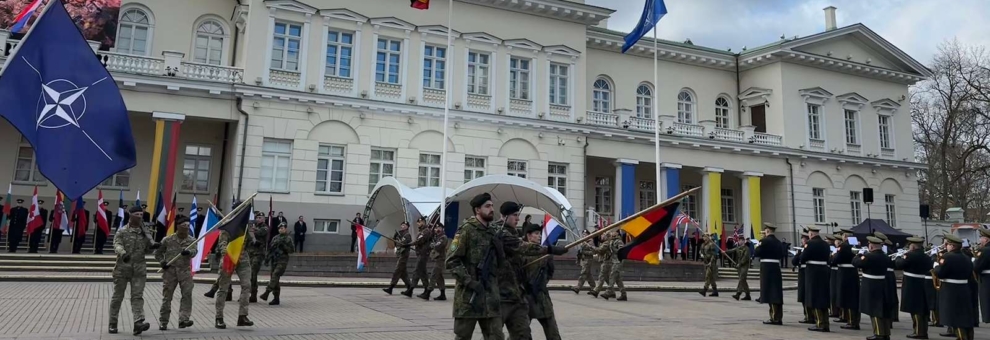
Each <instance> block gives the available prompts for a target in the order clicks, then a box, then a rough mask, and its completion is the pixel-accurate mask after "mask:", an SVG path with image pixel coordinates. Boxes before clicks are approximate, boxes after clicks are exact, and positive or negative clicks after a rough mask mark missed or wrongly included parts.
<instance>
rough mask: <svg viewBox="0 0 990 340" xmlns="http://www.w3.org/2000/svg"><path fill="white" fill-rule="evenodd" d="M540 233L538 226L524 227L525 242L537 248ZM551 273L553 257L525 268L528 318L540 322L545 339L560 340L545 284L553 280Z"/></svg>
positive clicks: (528, 257)
mask: <svg viewBox="0 0 990 340" xmlns="http://www.w3.org/2000/svg"><path fill="white" fill-rule="evenodd" d="M541 231H543V228H542V227H541V226H540V225H539V224H532V223H531V224H528V225H526V242H528V243H529V244H531V245H537V246H539V245H540V239H541ZM537 258H538V256H527V257H524V262H525V263H529V262H530V261H533V260H535V259H537ZM553 271H554V267H553V256H550V257H547V258H545V259H542V260H540V262H539V263H538V264H534V265H531V266H528V267H526V268H525V273H526V278H525V279H526V282H525V283H526V293H527V295H526V298H527V300H528V302H529V317H530V318H533V319H536V320H538V321H539V322H540V325H541V326H543V334H544V336H545V337H546V339H547V340H560V330H559V329H558V328H557V319H556V318H554V315H553V301H551V300H550V291H549V290H547V283H549V282H550V280H551V279H553Z"/></svg>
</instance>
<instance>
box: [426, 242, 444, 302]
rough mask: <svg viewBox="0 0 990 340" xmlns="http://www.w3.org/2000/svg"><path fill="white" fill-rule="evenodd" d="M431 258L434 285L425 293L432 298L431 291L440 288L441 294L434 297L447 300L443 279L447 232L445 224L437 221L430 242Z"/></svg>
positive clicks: (431, 276) (431, 280) (431, 279)
mask: <svg viewBox="0 0 990 340" xmlns="http://www.w3.org/2000/svg"><path fill="white" fill-rule="evenodd" d="M430 248H432V249H433V250H431V251H430V258H431V259H433V272H432V273H431V275H430V283H431V284H432V285H433V286H432V287H430V288H429V289H427V290H426V292H425V293H423V294H424V295H426V298H427V299H429V298H430V293H432V292H433V290H434V289H439V290H440V296H437V297H435V298H433V300H436V301H444V300H447V286H446V284H445V283H444V280H443V269H444V261H445V260H446V259H447V234H445V233H444V227H443V224H441V223H437V224H436V225H434V226H433V241H432V242H431V243H430Z"/></svg>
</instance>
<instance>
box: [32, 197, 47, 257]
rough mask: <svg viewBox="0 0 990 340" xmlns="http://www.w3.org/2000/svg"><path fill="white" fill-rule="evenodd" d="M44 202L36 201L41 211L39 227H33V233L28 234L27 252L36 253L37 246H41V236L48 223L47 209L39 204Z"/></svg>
mask: <svg viewBox="0 0 990 340" xmlns="http://www.w3.org/2000/svg"><path fill="white" fill-rule="evenodd" d="M42 204H45V201H41V200H39V201H38V206H39V207H38V210H39V211H40V212H41V216H39V217H41V227H40V228H38V229H35V230H34V232H33V233H31V234H30V235H28V252H29V253H37V252H38V247H40V246H41V238H42V237H44V236H45V228H46V227H47V224H48V209H45V208H41V207H40V206H41V205H42Z"/></svg>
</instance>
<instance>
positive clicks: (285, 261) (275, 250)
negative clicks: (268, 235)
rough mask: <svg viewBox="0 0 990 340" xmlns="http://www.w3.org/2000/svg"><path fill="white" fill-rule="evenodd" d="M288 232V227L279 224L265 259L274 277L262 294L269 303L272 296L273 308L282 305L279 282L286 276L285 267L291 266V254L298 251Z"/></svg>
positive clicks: (270, 303) (263, 298) (271, 303)
mask: <svg viewBox="0 0 990 340" xmlns="http://www.w3.org/2000/svg"><path fill="white" fill-rule="evenodd" d="M288 231H289V226H288V225H286V224H285V223H282V224H279V226H278V235H275V237H272V242H271V243H270V244H269V245H268V257H266V258H265V263H264V264H265V265H268V263H271V266H272V273H271V275H272V276H271V278H270V279H269V280H268V287H265V292H264V293H261V299H262V300H265V301H268V294H272V296H273V298H272V301H271V302H269V303H268V304H269V305H271V306H276V305H278V304H279V303H281V301H279V296H280V295H282V285H281V284H279V281H280V280H281V279H282V275H283V274H285V267H288V266H289V254H292V253H293V252H295V250H296V247H295V245H294V244H293V242H292V237H290V236H289V233H288Z"/></svg>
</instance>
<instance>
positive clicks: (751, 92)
mask: <svg viewBox="0 0 990 340" xmlns="http://www.w3.org/2000/svg"><path fill="white" fill-rule="evenodd" d="M772 94H773V90H771V89H766V88H762V87H755V86H754V87H750V88H748V89H746V90H744V91H742V92H741V93H739V99H741V100H745V99H751V98H763V99H766V98H767V97H770V95H772Z"/></svg>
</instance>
